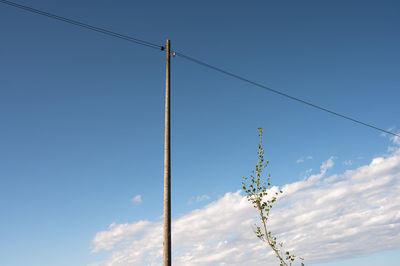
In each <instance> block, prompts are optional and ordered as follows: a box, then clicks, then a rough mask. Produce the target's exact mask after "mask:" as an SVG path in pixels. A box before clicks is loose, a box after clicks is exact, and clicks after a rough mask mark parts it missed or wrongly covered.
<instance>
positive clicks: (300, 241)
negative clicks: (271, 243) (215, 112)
mask: <svg viewBox="0 0 400 266" xmlns="http://www.w3.org/2000/svg"><path fill="white" fill-rule="evenodd" d="M333 164H334V162H333V158H332V157H331V158H329V160H327V161H326V162H324V163H323V164H322V165H321V168H320V173H318V174H314V175H311V176H310V177H309V178H307V179H306V180H303V181H298V182H295V183H292V184H287V185H285V186H284V187H283V190H284V194H283V195H282V196H281V198H280V199H279V200H278V205H277V206H276V207H275V209H274V210H273V211H272V213H271V224H270V227H271V230H272V232H273V233H274V234H276V235H277V237H278V240H283V241H284V242H285V246H286V247H287V248H289V249H290V250H292V251H293V253H294V254H296V255H299V256H303V257H305V259H306V264H310V263H315V262H322V261H329V260H332V259H338V258H346V257H356V256H360V255H364V254H370V253H374V252H379V251H382V250H389V249H396V248H400V212H399V209H400V193H399V191H400V150H397V151H395V152H394V153H392V154H391V155H388V156H386V157H378V158H374V159H373V160H372V161H371V163H370V164H369V165H365V166H362V167H359V168H357V169H354V170H348V171H346V172H345V173H343V174H340V175H330V176H327V171H328V169H329V168H331V167H332V166H333ZM277 189H278V188H276V187H274V188H272V190H277ZM256 216H257V213H256V212H255V210H254V209H253V208H252V207H251V206H250V205H249V203H248V202H247V200H246V198H245V197H244V196H243V195H242V194H241V193H240V192H239V191H238V192H235V193H226V194H225V195H224V196H223V197H222V198H220V199H218V200H217V201H214V202H212V203H210V204H208V205H207V206H205V207H204V208H202V209H198V210H194V211H192V212H190V213H188V214H186V215H184V216H182V217H180V218H178V219H176V220H174V221H173V224H172V242H173V262H174V265H177V266H180V265H182V266H192V265H193V266H195V265H196V266H201V265H221V266H222V265H275V264H276V262H277V261H276V258H275V257H274V256H273V254H272V253H271V252H270V251H269V249H268V248H267V247H265V246H264V245H263V243H262V242H261V241H259V240H258V239H257V238H256V236H255V235H254V233H253V231H252V226H253V225H254V223H255V222H256V221H257V217H256ZM101 250H106V251H111V255H110V256H109V257H108V259H107V260H106V261H105V262H104V263H102V264H100V265H103V266H107V265H109V266H110V265H112V266H119V265H124V266H127V265H161V259H162V224H161V222H152V221H139V222H136V223H132V224H115V223H113V224H111V225H110V226H109V228H108V230H106V231H103V232H99V233H97V234H96V236H95V237H94V239H93V241H92V251H93V252H99V251H101Z"/></svg>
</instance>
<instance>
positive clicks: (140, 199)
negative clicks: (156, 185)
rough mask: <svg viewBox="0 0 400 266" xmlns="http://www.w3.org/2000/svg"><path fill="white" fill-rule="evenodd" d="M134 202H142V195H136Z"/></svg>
mask: <svg viewBox="0 0 400 266" xmlns="http://www.w3.org/2000/svg"><path fill="white" fill-rule="evenodd" d="M132 202H133V203H141V202H142V196H141V195H139V194H138V195H136V196H134V197H133V198H132Z"/></svg>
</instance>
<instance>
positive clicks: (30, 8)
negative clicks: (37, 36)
mask: <svg viewBox="0 0 400 266" xmlns="http://www.w3.org/2000/svg"><path fill="white" fill-rule="evenodd" d="M0 2H1V3H3V4H6V5H9V6H13V7H16V8H20V9H23V10H26V11H29V12H32V13H36V14H39V15H42V16H46V17H49V18H53V19H57V20H60V21H63V22H67V23H69V24H73V25H75V26H79V27H82V28H86V29H89V30H92V31H97V32H100V33H103V34H106V35H109V36H113V37H116V38H119V39H123V40H126V41H130V42H133V43H136V44H140V45H143V46H147V47H150V48H154V49H158V50H160V49H163V46H161V45H158V44H154V43H151V42H148V41H144V40H140V39H137V38H133V37H130V36H127V35H123V34H119V33H116V32H114V31H110V30H106V29H103V28H99V27H95V26H91V25H89V24H85V23H82V22H79V21H76V20H72V19H69V18H65V17H61V16H57V15H54V14H51V13H47V12H44V11H41V10H38V9H35V8H32V7H29V6H24V5H20V4H17V3H14V2H10V1H7V0H0Z"/></svg>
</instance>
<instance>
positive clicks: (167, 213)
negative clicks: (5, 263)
mask: <svg viewBox="0 0 400 266" xmlns="http://www.w3.org/2000/svg"><path fill="white" fill-rule="evenodd" d="M170 48H171V42H170V40H167V47H166V52H167V67H166V82H165V140H164V242H163V253H164V257H163V262H164V263H163V265H164V266H171V135H170V133H171V130H170V125H171V123H170V107H169V105H170V102H171V100H170V85H171V82H170V76H171V75H170Z"/></svg>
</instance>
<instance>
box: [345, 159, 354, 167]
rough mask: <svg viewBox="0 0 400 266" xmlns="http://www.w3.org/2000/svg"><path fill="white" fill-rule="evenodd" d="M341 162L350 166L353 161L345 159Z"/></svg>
mask: <svg viewBox="0 0 400 266" xmlns="http://www.w3.org/2000/svg"><path fill="white" fill-rule="evenodd" d="M343 164H344V165H346V166H351V165H353V162H352V161H351V160H346V161H343Z"/></svg>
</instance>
